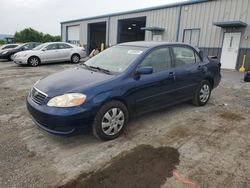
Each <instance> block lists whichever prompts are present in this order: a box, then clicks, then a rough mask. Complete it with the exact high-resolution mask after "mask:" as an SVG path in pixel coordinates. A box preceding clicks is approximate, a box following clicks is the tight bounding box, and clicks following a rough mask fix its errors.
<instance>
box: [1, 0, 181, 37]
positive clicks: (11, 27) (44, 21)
mask: <svg viewBox="0 0 250 188" xmlns="http://www.w3.org/2000/svg"><path fill="white" fill-rule="evenodd" d="M181 1H185V0H122V1H121V0H0V34H14V33H15V32H16V31H20V30H22V29H24V28H27V27H32V28H34V29H36V30H38V31H41V32H43V33H49V34H52V35H60V29H61V27H60V22H62V21H67V20H72V19H79V18H85V17H91V16H98V15H103V14H110V13H115V12H121V11H129V10H134V9H140V8H145V7H152V6H158V5H163V4H171V3H176V2H181Z"/></svg>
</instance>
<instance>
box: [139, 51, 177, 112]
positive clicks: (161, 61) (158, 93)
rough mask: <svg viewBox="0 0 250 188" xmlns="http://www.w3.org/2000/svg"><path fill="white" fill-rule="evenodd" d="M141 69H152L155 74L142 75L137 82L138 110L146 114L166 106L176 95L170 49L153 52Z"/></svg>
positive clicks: (142, 63)
mask: <svg viewBox="0 0 250 188" xmlns="http://www.w3.org/2000/svg"><path fill="white" fill-rule="evenodd" d="M140 67H152V68H153V71H154V72H153V74H149V75H141V76H140V78H139V79H138V80H137V81H136V110H137V113H138V114H140V113H144V112H147V111H151V110H154V109H158V108H161V107H163V106H166V105H167V104H168V103H169V102H170V101H172V99H173V97H174V95H173V94H172V92H171V91H172V90H174V85H175V80H174V79H175V77H174V68H173V67H172V60H171V55H170V49H169V48H168V47H161V48H158V49H155V50H153V51H152V52H150V54H148V55H147V56H146V57H145V59H144V60H143V61H142V62H141V64H140V65H139V67H138V68H140Z"/></svg>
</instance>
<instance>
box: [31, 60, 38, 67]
mask: <svg viewBox="0 0 250 188" xmlns="http://www.w3.org/2000/svg"><path fill="white" fill-rule="evenodd" d="M30 64H31V65H32V66H37V65H38V64H39V61H38V59H37V58H32V59H31V60H30Z"/></svg>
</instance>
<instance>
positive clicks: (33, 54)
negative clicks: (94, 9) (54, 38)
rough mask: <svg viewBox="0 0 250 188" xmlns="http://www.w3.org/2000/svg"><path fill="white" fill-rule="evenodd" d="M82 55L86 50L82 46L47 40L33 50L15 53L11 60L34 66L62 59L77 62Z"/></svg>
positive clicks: (62, 60)
mask: <svg viewBox="0 0 250 188" xmlns="http://www.w3.org/2000/svg"><path fill="white" fill-rule="evenodd" d="M83 57H86V51H85V49H84V48H83V47H77V46H74V45H72V44H69V43H65V42H49V43H44V44H41V45H39V46H37V47H36V48H34V49H33V50H28V51H23V52H18V53H16V54H15V55H14V59H13V60H14V63H16V64H19V65H21V64H28V65H30V66H33V67H36V66H38V65H40V64H43V63H54V62H64V61H71V62H72V63H78V62H79V61H80V59H81V58H83Z"/></svg>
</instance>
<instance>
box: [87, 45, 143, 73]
mask: <svg viewBox="0 0 250 188" xmlns="http://www.w3.org/2000/svg"><path fill="white" fill-rule="evenodd" d="M144 50H145V48H142V47H134V46H114V47H111V48H109V49H106V50H104V51H103V52H101V53H99V54H98V55H96V56H94V57H92V58H91V59H89V60H88V61H86V62H85V63H84V65H87V66H89V67H92V68H97V69H99V70H101V69H103V70H106V71H110V72H116V73H122V72H123V71H125V70H126V69H127V68H128V67H129V65H131V63H132V62H133V61H134V60H135V59H136V58H137V57H138V56H139V55H140V54H141V53H142V52H143V51H144Z"/></svg>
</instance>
